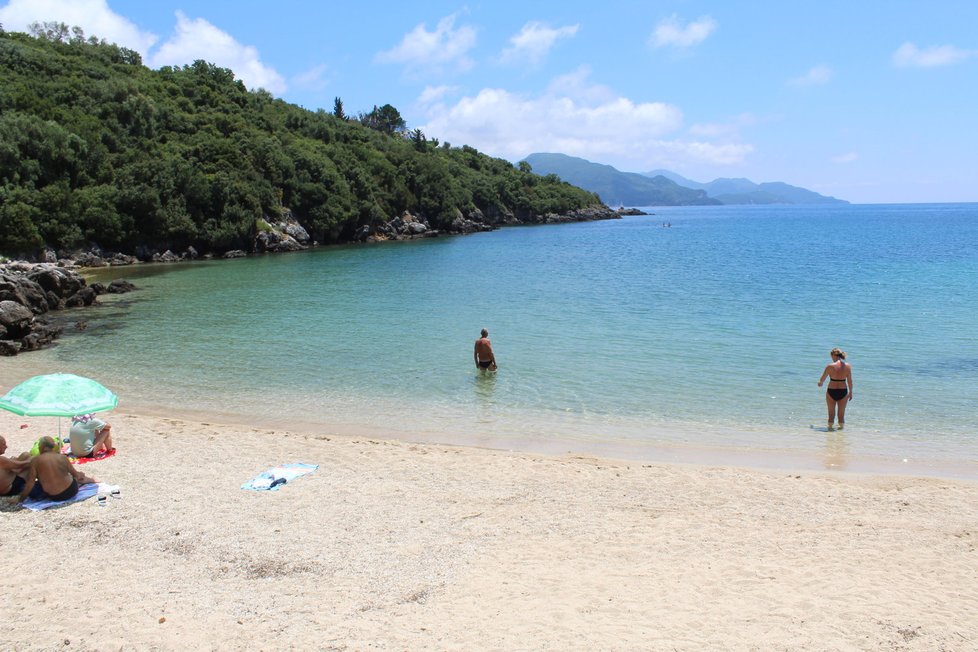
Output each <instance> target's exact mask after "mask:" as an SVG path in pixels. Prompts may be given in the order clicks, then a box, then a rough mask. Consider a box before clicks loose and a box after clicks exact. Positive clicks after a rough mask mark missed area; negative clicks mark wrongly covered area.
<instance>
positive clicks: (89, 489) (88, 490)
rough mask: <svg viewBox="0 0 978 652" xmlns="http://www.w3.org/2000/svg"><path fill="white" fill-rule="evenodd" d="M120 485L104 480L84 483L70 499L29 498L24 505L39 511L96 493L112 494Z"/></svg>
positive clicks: (83, 498) (26, 507) (33, 510)
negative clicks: (96, 482)
mask: <svg viewBox="0 0 978 652" xmlns="http://www.w3.org/2000/svg"><path fill="white" fill-rule="evenodd" d="M118 490H119V487H118V486H116V485H114V484H106V483H104V482H99V483H98V484H83V485H82V486H80V487H78V493H76V494H75V495H74V496H72V497H71V498H69V499H68V500H48V499H47V498H28V499H27V500H25V501H24V502H23V503H22V505H23V506H24V508H25V509H29V510H31V511H32V512H39V511H41V510H42V509H47V508H48V507H57V506H58V505H67V504H68V503H75V502H78V501H79V500H85V499H86V498H91V497H92V496H94V495H96V494H100V493H103V494H110V493H112V492H113V491H118Z"/></svg>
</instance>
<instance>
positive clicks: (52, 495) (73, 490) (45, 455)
mask: <svg viewBox="0 0 978 652" xmlns="http://www.w3.org/2000/svg"><path fill="white" fill-rule="evenodd" d="M56 447H57V444H55V441H54V438H52V437H41V439H40V446H39V447H38V450H40V453H39V454H38V455H36V456H34V457H33V458H31V466H30V469H29V473H28V475H27V480H26V482H25V483H24V487H23V489H21V491H20V496H19V497H18V499H17V502H21V503H22V502H24V501H25V500H26V499H27V497H28V496H29V495H30V494H31V490H32V489H34V484H35V483H37V484H39V485H40V486H41V491H42V492H43V493H44V496H45V497H46V498H48V499H50V500H68V499H69V498H73V497H74V496H75V494H77V493H78V486H79V485H83V484H92V483H95V482H98V480H96V479H95V478H90V477H88V476H87V475H85V474H84V473H81V472H80V471H77V470H75V467H74V466H72V465H71V463H69V462H68V458H67V457H65V456H64V455H62V454H61V452H60V451H56V450H55V449H56Z"/></svg>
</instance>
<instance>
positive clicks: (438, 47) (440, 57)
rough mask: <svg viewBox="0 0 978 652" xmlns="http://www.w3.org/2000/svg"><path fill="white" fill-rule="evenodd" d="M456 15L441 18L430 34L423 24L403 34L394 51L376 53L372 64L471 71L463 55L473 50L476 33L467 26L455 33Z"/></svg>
mask: <svg viewBox="0 0 978 652" xmlns="http://www.w3.org/2000/svg"><path fill="white" fill-rule="evenodd" d="M456 15H457V14H452V15H451V16H446V17H445V18H442V19H441V20H440V21H438V26H437V27H436V28H435V30H434V31H433V32H429V31H428V30H427V29H426V28H425V25H424V23H421V24H420V25H418V26H417V27H415V28H414V29H413V30H411V31H410V32H408V33H407V34H405V35H404V38H403V39H402V40H401V42H400V43H399V44H398V45H397V46H396V47H394V48H392V49H390V50H385V51H384V52H379V53H378V54H377V56H376V57H375V61H377V62H378V63H401V64H404V65H405V66H407V67H408V69H409V70H414V71H418V70H422V69H434V70H440V69H443V68H456V69H457V70H461V71H465V70H468V69H470V68H471V67H472V66H473V63H472V60H471V59H469V58H468V56H467V55H466V53H467V52H468V51H469V50H471V49H472V48H473V47H474V46H475V29H473V28H472V27H469V26H468V25H462V26H461V27H459V28H458V29H455V17H456Z"/></svg>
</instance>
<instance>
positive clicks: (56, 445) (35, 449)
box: [31, 437, 65, 457]
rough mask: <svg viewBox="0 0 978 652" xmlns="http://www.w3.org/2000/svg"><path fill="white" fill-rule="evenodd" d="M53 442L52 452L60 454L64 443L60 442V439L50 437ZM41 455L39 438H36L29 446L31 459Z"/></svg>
mask: <svg viewBox="0 0 978 652" xmlns="http://www.w3.org/2000/svg"><path fill="white" fill-rule="evenodd" d="M51 439H53V440H54V451H55V452H56V453H60V452H61V449H62V448H64V445H65V442H63V441H61V437H52V438H51ZM40 454H41V438H40V437H38V438H37V441H35V442H34V445H33V446H31V457H37V456H38V455H40Z"/></svg>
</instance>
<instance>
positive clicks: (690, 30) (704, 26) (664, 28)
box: [649, 14, 717, 48]
mask: <svg viewBox="0 0 978 652" xmlns="http://www.w3.org/2000/svg"><path fill="white" fill-rule="evenodd" d="M716 28H717V22H716V21H715V20H713V19H712V18H710V17H709V16H703V17H701V18H700V19H699V20H695V21H693V22H691V23H687V24H686V25H682V24H681V23H680V22H679V17H678V16H676V15H675V14H673V15H672V16H670V17H669V18H666V19H664V20H662V21H660V22H659V24H658V25H656V27H655V29H654V30H653V31H652V35H651V36H650V37H649V45H651V46H652V47H655V48H661V47H666V46H673V47H678V48H688V47H691V46H694V45H699V44H700V43H702V42H703V41H705V40H706V38H707V37H708V36H709V35H710V34H712V33H713V31H714V30H715V29H716Z"/></svg>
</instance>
